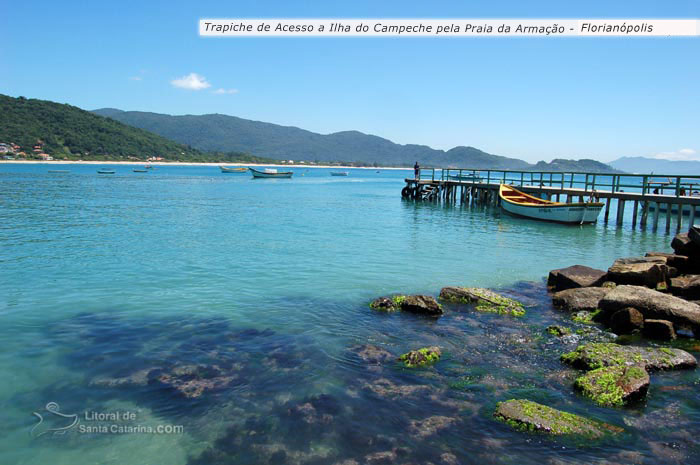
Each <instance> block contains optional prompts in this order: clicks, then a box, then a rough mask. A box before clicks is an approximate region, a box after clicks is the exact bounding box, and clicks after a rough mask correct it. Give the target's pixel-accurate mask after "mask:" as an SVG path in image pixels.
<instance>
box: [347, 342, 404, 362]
mask: <svg viewBox="0 0 700 465" xmlns="http://www.w3.org/2000/svg"><path fill="white" fill-rule="evenodd" d="M350 350H351V351H352V352H354V353H355V354H357V356H358V357H360V358H361V359H362V360H363V361H365V362H367V363H369V364H370V365H381V364H382V363H384V362H386V361H388V360H393V358H394V356H393V355H392V354H391V352H389V351H388V350H385V349H382V348H381V347H378V346H375V345H372V344H364V345H360V346H355V347H353V348H352V349H350Z"/></svg>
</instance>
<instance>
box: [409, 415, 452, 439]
mask: <svg viewBox="0 0 700 465" xmlns="http://www.w3.org/2000/svg"><path fill="white" fill-rule="evenodd" d="M456 422H457V419H456V418H451V417H445V416H442V415H435V416H432V417H428V418H426V419H424V420H411V425H410V427H409V429H410V433H411V436H412V437H413V438H418V439H422V438H425V437H428V436H432V435H434V434H437V433H439V432H440V431H442V430H443V429H445V428H449V427H450V426H452V425H453V424H455V423H456Z"/></svg>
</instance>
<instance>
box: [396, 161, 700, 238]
mask: <svg viewBox="0 0 700 465" xmlns="http://www.w3.org/2000/svg"><path fill="white" fill-rule="evenodd" d="M405 182H406V186H405V187H404V188H403V190H402V191H401V195H402V197H404V198H406V199H412V200H416V201H430V202H444V203H453V204H469V205H472V204H474V205H498V200H499V199H498V188H499V186H500V185H501V184H510V185H513V186H515V187H516V188H517V189H520V190H522V191H523V192H527V193H528V194H532V195H536V196H538V197H542V198H547V199H550V200H554V201H557V202H566V203H571V202H588V201H594V200H595V201H600V202H605V211H604V213H603V214H602V219H601V218H599V221H601V220H602V221H604V222H605V223H608V221H610V218H611V210H613V209H614V215H613V217H614V219H615V224H616V225H618V226H621V225H622V224H623V222H624V221H626V217H625V207H626V206H627V205H631V208H632V215H631V216H632V218H631V221H632V227H633V228H636V227H637V226H639V227H640V228H646V227H647V226H648V225H649V224H651V227H652V228H653V229H654V230H657V229H658V228H659V221H660V220H661V221H662V222H664V223H665V231H666V232H670V231H671V225H672V223H673V224H674V226H675V229H676V231H680V230H681V229H682V227H683V223H684V218H685V219H687V222H688V225H692V224H693V223H694V220H695V216H696V210H698V213H700V208H699V207H700V175H698V176H687V175H666V174H623V173H585V172H559V171H556V172H554V171H515V170H479V169H452V168H449V169H448V168H444V169H438V168H427V169H426V168H422V169H421V170H420V175H419V179H415V178H406V179H405ZM627 219H629V218H627Z"/></svg>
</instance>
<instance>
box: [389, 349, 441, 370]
mask: <svg viewBox="0 0 700 465" xmlns="http://www.w3.org/2000/svg"><path fill="white" fill-rule="evenodd" d="M441 355H442V351H441V350H440V348H439V347H424V348H422V349H418V350H412V351H410V352H407V353H405V354H403V355H402V356H401V357H399V360H400V361H402V362H403V364H404V365H406V366H407V367H409V368H413V367H420V366H425V365H432V364H433V363H435V362H437V361H438V360H440V356H441Z"/></svg>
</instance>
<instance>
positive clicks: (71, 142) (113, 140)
mask: <svg viewBox="0 0 700 465" xmlns="http://www.w3.org/2000/svg"><path fill="white" fill-rule="evenodd" d="M38 141H41V142H43V151H44V152H46V153H48V154H49V155H52V156H53V157H54V158H56V159H83V160H127V159H130V158H129V157H131V159H139V160H145V159H146V158H148V157H154V156H155V157H163V158H165V159H166V160H181V161H239V160H240V161H247V162H253V161H268V160H267V159H262V158H258V157H253V156H247V155H244V154H241V153H237V152H233V153H204V152H202V151H200V150H197V149H194V148H192V147H188V146H187V145H183V144H179V143H177V142H173V141H171V140H168V139H166V138H164V137H162V136H159V135H157V134H153V133H151V132H148V131H146V130H143V129H139V128H135V127H133V126H129V125H126V124H123V123H120V122H119V121H116V120H113V119H110V118H105V117H102V116H99V115H96V114H94V113H92V112H89V111H85V110H81V109H80V108H77V107H74V106H71V105H64V104H60V103H55V102H49V101H46V100H37V99H26V98H23V97H19V98H13V97H9V96H6V95H1V94H0V142H5V143H10V142H12V143H15V144H18V145H20V146H21V147H22V149H21V150H22V151H24V152H26V153H27V154H31V153H32V147H33V146H34V145H36V144H37V143H38Z"/></svg>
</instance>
